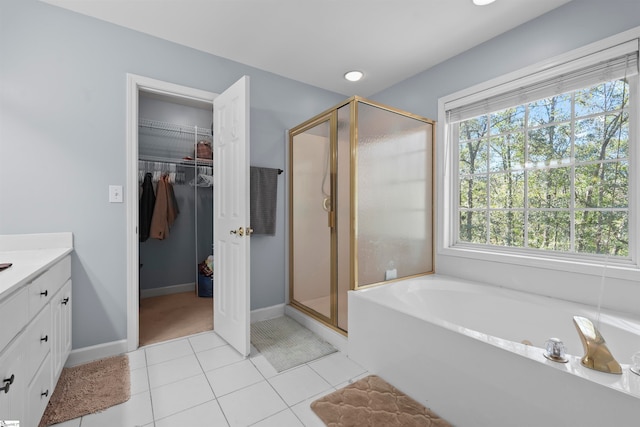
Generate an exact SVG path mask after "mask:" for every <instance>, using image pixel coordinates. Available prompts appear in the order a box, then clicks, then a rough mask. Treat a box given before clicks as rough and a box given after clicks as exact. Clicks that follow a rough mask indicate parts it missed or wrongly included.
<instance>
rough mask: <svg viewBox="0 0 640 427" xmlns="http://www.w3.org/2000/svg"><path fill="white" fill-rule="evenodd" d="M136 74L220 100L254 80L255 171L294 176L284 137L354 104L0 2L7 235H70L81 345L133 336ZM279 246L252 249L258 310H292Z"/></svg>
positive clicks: (48, 10)
mask: <svg viewBox="0 0 640 427" xmlns="http://www.w3.org/2000/svg"><path fill="white" fill-rule="evenodd" d="M126 73H134V74H138V75H143V76H147V77H151V78H155V79H159V80H164V81H168V82H172V83H176V84H180V85H184V86H190V87H194V88H198V89H202V90H208V91H211V92H217V93H220V92H222V91H223V90H224V89H226V88H227V87H229V86H230V85H231V84H232V83H234V82H235V81H236V80H237V79H238V78H240V77H241V76H242V75H245V74H246V75H249V76H251V137H252V139H251V164H253V165H256V166H265V167H274V168H282V169H286V167H285V158H284V157H285V144H284V133H285V129H287V128H290V127H293V126H295V125H297V124H299V123H301V122H302V121H304V120H306V119H308V118H310V117H312V116H313V115H315V114H317V113H319V112H321V111H323V110H325V109H327V108H329V107H330V106H332V105H334V104H336V103H338V102H340V101H342V100H343V99H344V96H342V95H339V94H335V93H332V92H327V91H324V90H321V89H318V88H314V87H312V86H308V85H305V84H302V83H298V82H295V81H292V80H289V79H285V78H282V77H279V76H276V75H273V74H271V73H267V72H264V71H260V70H257V69H254V68H250V67H247V66H243V65H241V64H238V63H235V62H232V61H229V60H226V59H223V58H220V57H216V56H212V55H209V54H206V53H203V52H200V51H197V50H193V49H189V48H185V47H183V46H180V45H177V44H174V43H169V42H166V41H163V40H160V39H157V38H154V37H150V36H147V35H144V34H141V33H137V32H134V31H130V30H127V29H124V28H122V27H118V26H116V25H112V24H109V23H105V22H102V21H99V20H96V19H93V18H90V17H86V16H83V15H80V14H76V13H73V12H69V11H67V10H64V9H61V8H57V7H54V6H51V5H48V4H44V3H41V2H38V1H36V0H2V1H0V120H1V122H0V234H14V233H41V232H57V231H71V232H73V235H74V244H75V252H74V255H73V270H72V279H73V285H74V289H73V298H74V305H73V307H74V308H73V310H74V311H73V346H74V348H82V347H86V346H91V345H96V344H101V343H107V342H112V341H116V340H121V339H125V338H126V325H127V321H126V316H127V304H126V299H127V286H126V273H125V266H126V235H125V234H126V207H125V204H110V203H108V193H107V188H108V185H109V184H119V185H125V184H126V172H125V167H126V165H125V162H126V159H125V149H126V136H125V134H126V128H125V127H126ZM278 191H279V201H278V213H277V215H278V223H277V231H276V233H277V234H276V236H275V237H267V236H256V237H255V238H252V248H251V269H252V274H251V281H252V286H251V308H252V309H256V308H261V307H268V306H272V305H275V304H279V303H283V302H284V290H285V283H284V253H285V241H284V206H285V200H284V194H285V193H284V179H281V182H280V186H279V188H278Z"/></svg>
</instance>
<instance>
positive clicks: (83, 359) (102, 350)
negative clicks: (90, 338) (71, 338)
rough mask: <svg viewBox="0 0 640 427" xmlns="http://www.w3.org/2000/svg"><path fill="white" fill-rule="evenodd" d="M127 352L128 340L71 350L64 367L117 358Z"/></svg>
mask: <svg viewBox="0 0 640 427" xmlns="http://www.w3.org/2000/svg"><path fill="white" fill-rule="evenodd" d="M126 352H127V340H119V341H112V342H108V343H104V344H97V345H92V346H90V347H83V348H78V349H75V350H71V354H69V358H68V359H67V363H65V365H64V366H66V367H70V366H76V365H81V364H83V363H88V362H92V361H94V360H98V359H103V358H105V357H111V356H117V355H119V354H124V353H126Z"/></svg>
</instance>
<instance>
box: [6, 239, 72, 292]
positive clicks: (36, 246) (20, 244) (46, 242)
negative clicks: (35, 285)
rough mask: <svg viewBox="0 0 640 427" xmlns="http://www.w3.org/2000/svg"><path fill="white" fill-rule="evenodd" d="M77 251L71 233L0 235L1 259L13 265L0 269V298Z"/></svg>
mask: <svg viewBox="0 0 640 427" xmlns="http://www.w3.org/2000/svg"><path fill="white" fill-rule="evenodd" d="M71 251H73V238H72V236H71V233H52V234H40V235H39V234H25V235H2V236H0V263H5V262H9V263H12V264H13V265H12V266H11V267H9V268H7V269H5V270H2V271H0V299H1V298H3V297H4V296H6V295H9V294H11V293H12V292H13V291H14V290H16V289H18V288H19V287H21V286H22V285H24V284H26V283H28V282H30V281H32V280H33V279H34V278H36V277H37V276H38V275H39V274H41V273H42V272H44V271H46V270H47V269H48V268H49V267H51V266H52V265H54V264H55V263H56V262H58V261H60V260H61V259H62V258H64V257H65V256H67V255H68V254H69V253H71Z"/></svg>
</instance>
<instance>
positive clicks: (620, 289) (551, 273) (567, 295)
mask: <svg viewBox="0 0 640 427" xmlns="http://www.w3.org/2000/svg"><path fill="white" fill-rule="evenodd" d="M638 26H640V1H637V0H608V1H599V0H573V1H571V2H570V3H568V4H566V5H564V6H562V7H560V8H558V9H556V10H554V11H552V12H550V13H548V14H546V15H543V16H541V17H539V18H537V19H535V20H533V21H531V22H529V23H527V24H524V25H522V26H520V27H517V28H515V29H514V30H512V31H509V32H508V33H505V34H503V35H501V36H499V37H496V38H494V39H492V40H490V41H488V42H486V43H484V44H482V45H480V46H478V47H476V48H474V49H471V50H469V51H467V52H465V53H463V54H460V55H458V56H456V57H454V58H452V59H450V60H448V61H446V62H444V63H442V64H439V65H437V66H435V67H433V68H431V69H429V70H426V71H424V72H422V73H420V74H418V75H416V76H414V77H412V78H410V79H407V80H405V81H404V82H401V83H399V84H397V85H395V86H393V87H391V88H389V89H387V90H384V91H382V92H380V93H378V94H376V95H375V96H373V97H372V98H373V99H375V100H376V101H380V102H383V103H386V104H389V105H393V106H395V107H398V108H402V109H405V110H408V111H411V112H413V113H416V114H420V115H423V116H426V117H429V118H432V119H437V112H438V98H440V97H443V96H445V95H449V94H452V93H454V92H457V91H460V90H462V89H466V88H468V87H471V86H474V85H476V84H479V83H482V82H485V81H487V80H490V79H493V78H496V77H499V76H501V75H503V74H506V73H509V72H513V71H517V70H519V69H521V68H524V67H527V66H531V65H533V64H536V63H539V62H541V61H544V60H546V59H549V58H552V57H554V56H557V55H559V54H562V53H565V52H568V51H570V50H573V49H577V48H580V47H582V46H584V45H587V44H590V43H593V42H596V41H598V40H601V39H604V38H606V37H609V36H613V35H615V34H618V33H621V32H623V31H625V30H629V29H631V28H635V27H638ZM434 43H446V40H442V41H434ZM438 131H440V129H438ZM438 151H440V152H441V151H442V149H441V147H440V146H437V148H436V152H438ZM436 169H437V170H439V171H442V170H443V166H442V165H441V164H438V165H437V166H436ZM438 185H440V184H438ZM438 191H439V192H442V189H441V188H439V190H438ZM438 209H440V210H441V209H442V206H439V207H438ZM441 226H442V224H441V223H439V224H438V225H437V227H441ZM436 272H437V273H440V274H447V275H452V276H457V277H461V278H465V279H470V280H476V281H480V282H484V283H491V284H495V285H499V286H505V287H511V288H515V289H520V290H527V291H531V292H535V293H539V294H543V295H549V296H554V297H557V298H562V299H567V300H573V301H578V302H582V303H587V304H591V305H595V304H597V302H598V298H599V295H600V288H601V285H602V282H603V281H602V274H603V273H604V274H605V275H606V276H607V277H606V279H605V280H604V297H603V301H602V305H603V306H604V307H609V308H613V309H617V310H622V311H627V312H633V313H638V314H640V305H639V304H638V301H640V283H639V281H638V280H637V277H638V274H634V275H626V276H627V277H626V278H622V279H621V278H612V277H611V275H612V272H611V270H609V271H604V272H603V269H600V270H598V271H595V272H594V271H592V272H591V273H590V274H584V270H583V269H581V268H580V267H579V266H577V267H574V268H573V271H570V270H569V269H563V268H562V267H560V268H554V269H551V268H545V267H544V266H530V267H524V266H519V265H514V264H507V263H497V262H489V261H483V260H480V259H469V258H460V257H455V256H449V255H444V254H442V253H437V254H436ZM636 273H637V272H636Z"/></svg>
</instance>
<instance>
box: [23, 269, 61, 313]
mask: <svg viewBox="0 0 640 427" xmlns="http://www.w3.org/2000/svg"><path fill="white" fill-rule="evenodd" d="M69 277H71V257H69V256H67V257H65V258H63V259H62V260H61V261H59V262H58V263H56V264H55V265H53V266H52V267H51V268H49V269H48V270H47V271H45V272H44V273H42V274H40V275H39V276H38V277H36V278H35V279H33V281H32V282H31V283H29V284H28V285H27V289H28V290H29V317H33V316H35V315H36V314H37V313H38V311H40V309H42V307H44V305H45V304H46V303H48V302H49V300H51V297H52V296H53V295H54V294H55V293H56V292H58V290H59V289H60V288H61V287H62V285H64V283H65V282H66V281H67V279H69Z"/></svg>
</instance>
